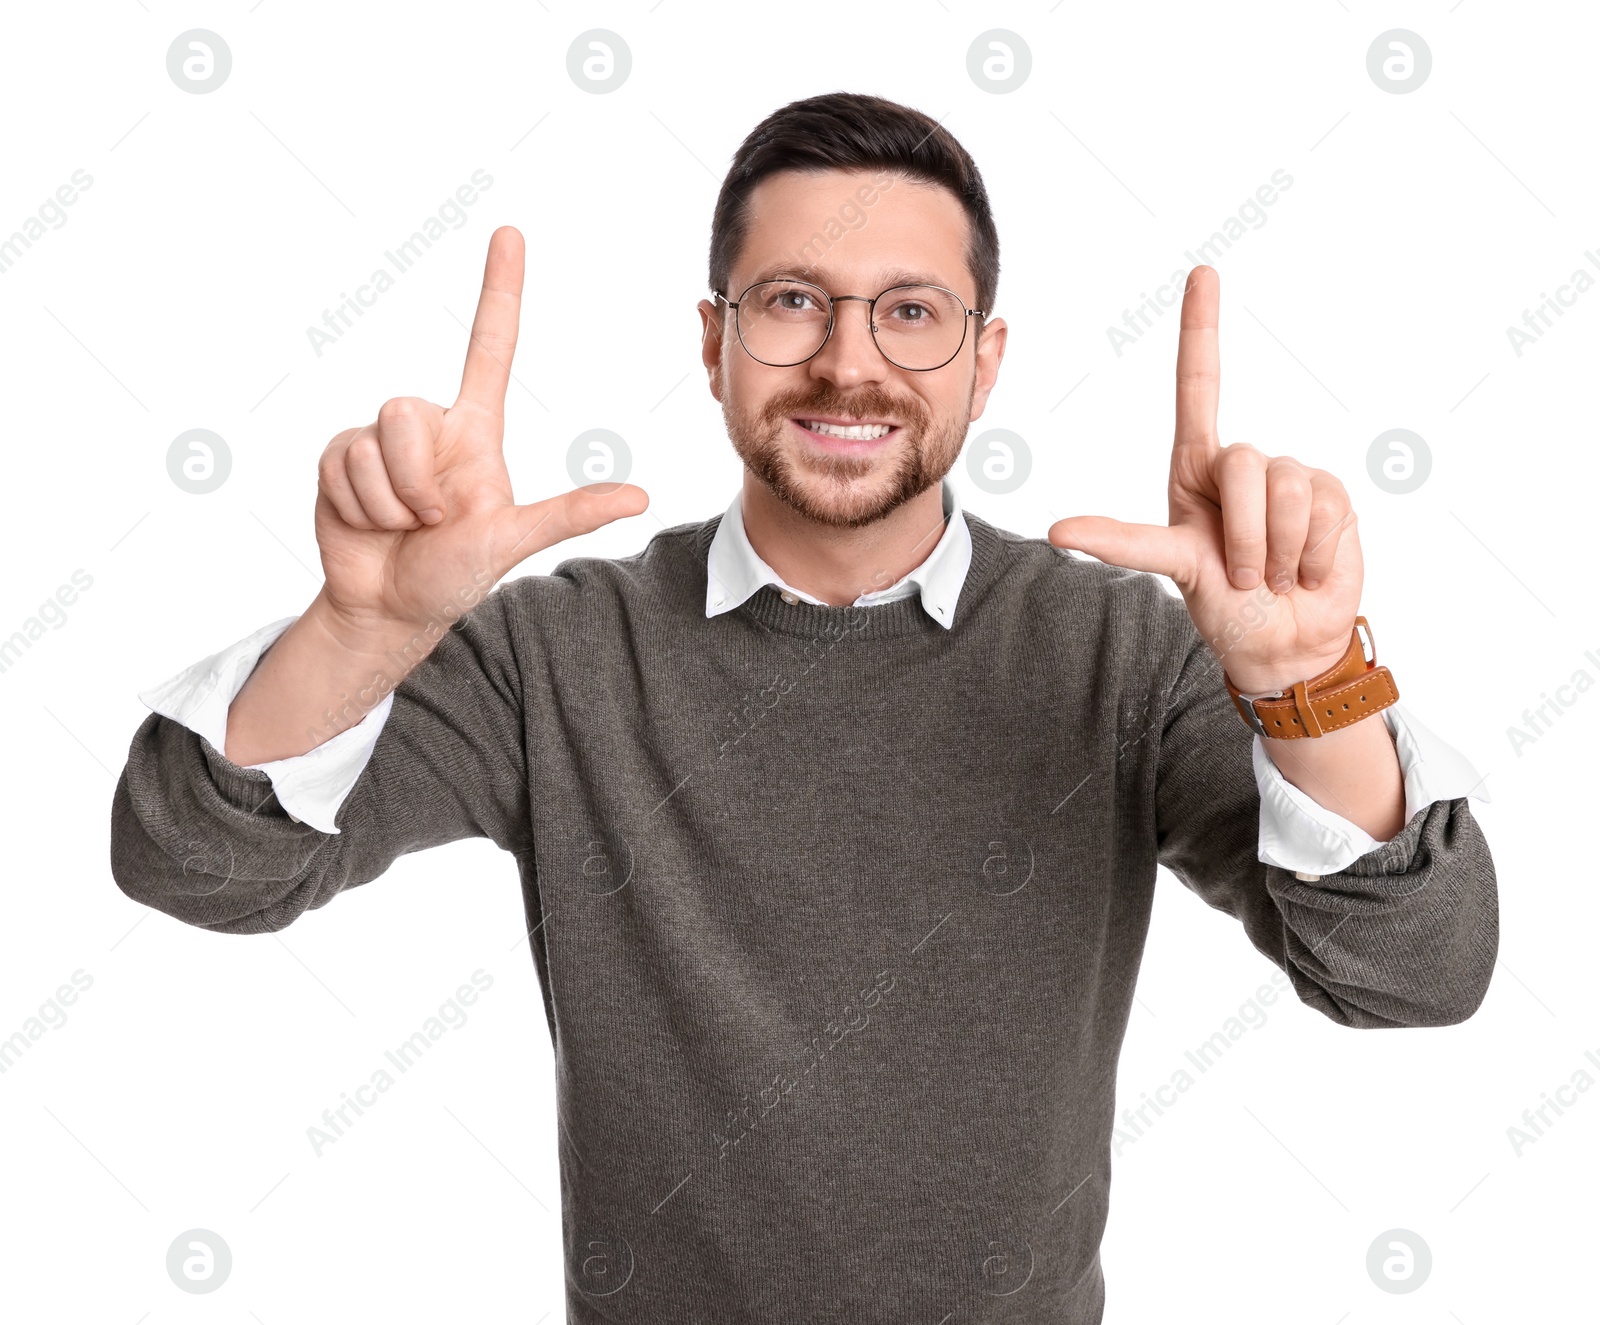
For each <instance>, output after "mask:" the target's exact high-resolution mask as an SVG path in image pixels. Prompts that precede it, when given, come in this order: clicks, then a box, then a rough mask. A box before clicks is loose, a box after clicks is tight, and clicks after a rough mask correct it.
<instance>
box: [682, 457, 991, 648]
mask: <svg viewBox="0 0 1600 1325" xmlns="http://www.w3.org/2000/svg"><path fill="white" fill-rule="evenodd" d="M939 487H940V494H941V496H942V498H943V505H944V514H945V524H944V533H943V534H942V535H941V536H940V538H939V541H938V542H937V543H935V544H934V547H933V551H932V552H930V553H929V554H928V556H927V559H926V560H925V561H923V562H922V564H921V565H919V566H917V567H916V568H915V569H913V570H911V571H908V572H907V573H906V574H905V575H903V576H902V577H901V578H900V579H898V580H897V581H895V583H893V584H891V585H890V586H889V587H888V588H886V589H874V590H872V591H871V592H870V593H864V594H862V595H861V596H860V597H859V598H857V599H856V601H855V603H854V606H856V607H872V606H874V605H876V604H879V603H888V602H893V601H894V600H896V599H899V598H908V597H910V596H911V595H912V594H914V593H918V592H919V591H920V593H921V595H922V606H923V609H924V610H925V611H926V612H927V614H928V615H929V616H930V617H932V618H933V619H934V620H935V621H937V622H938V623H939V624H940V625H941V626H943V627H944V628H945V629H946V630H948V629H949V628H950V622H951V621H952V620H954V618H955V614H956V599H957V597H959V596H960V593H961V586H962V584H963V583H965V581H966V578H967V570H968V569H969V568H970V567H971V565H972V533H971V531H970V530H969V529H968V528H967V521H966V517H965V516H963V515H962V513H961V499H960V498H959V497H958V496H957V495H956V490H955V488H953V487H952V486H951V484H950V480H949V479H943V480H941V481H940V485H939ZM742 495H743V493H742V490H741V491H740V492H737V493H735V494H734V497H733V501H732V502H731V503H730V504H729V506H728V509H727V510H726V511H725V512H724V513H723V516H722V520H721V521H720V523H719V524H718V525H717V532H716V534H715V535H714V536H713V537H712V539H711V546H710V548H709V549H708V550H707V552H706V616H707V617H714V616H717V615H719V614H720V613H722V612H731V611H733V610H734V608H736V607H740V606H742V605H743V604H744V603H745V601H746V600H747V599H748V598H749V597H750V596H751V595H752V594H754V593H755V592H756V591H757V590H758V589H761V588H763V587H765V586H766V585H769V584H770V585H774V586H776V587H777V588H778V589H779V590H782V591H784V592H787V593H792V594H793V595H794V596H795V597H796V598H798V599H800V600H801V601H802V602H806V603H816V604H818V605H823V604H822V600H821V599H820V598H814V597H812V596H811V595H810V594H808V593H805V592H804V591H802V590H800V589H796V588H794V587H793V586H792V585H789V584H786V583H784V581H783V579H782V578H781V577H780V576H779V575H778V573H777V571H775V570H773V569H772V567H771V566H769V565H767V563H766V562H765V561H763V560H762V559H761V557H760V556H759V555H758V554H757V553H756V550H755V548H753V547H752V546H751V545H750V539H749V536H748V535H747V534H746V533H745V528H744V512H743V507H742V505H741V497H742Z"/></svg>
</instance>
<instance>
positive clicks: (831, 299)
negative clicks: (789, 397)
mask: <svg viewBox="0 0 1600 1325" xmlns="http://www.w3.org/2000/svg"><path fill="white" fill-rule="evenodd" d="M785 281H787V282H788V283H789V284H791V285H805V286H809V287H810V288H811V289H813V290H815V291H816V292H817V293H818V294H820V295H821V296H822V297H823V298H824V299H826V300H827V301H828V329H827V330H826V331H824V332H823V333H822V342H821V344H819V345H818V346H817V348H816V349H814V350H812V351H811V353H810V354H808V355H806V357H805V358H804V359H796V360H795V361H794V362H793V363H767V361H766V360H765V359H756V356H755V352H754V351H753V350H752V349H751V348H750V347H749V346H748V345H746V344H745V343H744V330H743V328H741V327H740V326H739V305H740V304H742V303H743V302H744V297H745V295H747V294H749V293H750V291H752V290H754V289H755V288H756V286H758V285H778V284H781V283H783V282H785ZM896 290H942V291H943V292H944V293H945V294H947V295H949V296H950V297H951V298H952V299H954V300H955V301H956V303H958V304H960V305H961V307H962V308H963V309H965V310H966V317H963V318H962V319H961V339H960V340H959V341H958V342H957V343H956V347H955V349H953V350H952V351H951V352H950V357H949V358H948V359H946V360H945V361H944V362H943V363H936V364H934V365H933V367H931V368H907V367H906V366H905V365H904V364H902V363H896V362H895V361H894V360H893V359H891V358H889V354H888V351H886V350H885V349H884V348H883V346H882V345H880V344H879V343H878V324H877V322H876V321H874V320H873V313H874V312H875V311H876V310H877V306H878V300H880V299H882V298H883V296H884V295H886V294H892V293H894V291H896ZM711 293H712V294H714V295H715V296H716V297H717V298H718V299H720V300H722V302H723V303H724V304H726V305H727V306H728V307H729V308H731V309H732V310H733V330H734V334H735V335H737V336H738V337H739V348H740V349H742V350H743V351H744V352H745V353H746V354H748V355H749V356H750V357H751V358H752V359H755V360H756V362H757V363H759V364H763V365H765V366H766V367H768V368H798V367H799V366H800V365H801V364H803V363H809V362H810V361H811V360H812V359H815V358H816V357H817V355H819V354H821V353H822V351H823V348H824V347H825V346H826V345H827V343H828V342H829V341H830V340H831V339H832V338H833V327H834V321H835V319H834V305H835V304H836V303H841V302H843V301H844V300H847V299H854V300H857V301H858V302H860V303H863V304H865V305H866V306H867V331H868V333H869V334H870V335H871V336H872V344H873V346H874V347H875V348H876V349H877V351H878V353H879V354H881V355H883V357H884V361H885V362H886V363H890V364H893V365H894V367H896V368H898V369H900V371H901V372H903V373H936V372H938V371H939V369H941V368H946V367H948V366H949V365H950V364H952V363H953V362H955V357H956V355H958V354H960V353H961V351H962V350H963V349H965V348H966V344H967V318H970V317H985V316H987V314H986V312H985V311H984V310H983V309H981V308H967V301H966V300H965V299H963V298H962V297H961V296H960V295H959V294H957V293H956V292H955V291H954V290H952V289H951V288H950V287H949V286H947V285H934V284H932V283H931V282H929V281H902V282H901V283H900V284H898V285H890V286H887V287H886V288H884V289H882V290H879V291H878V293H877V294H875V295H873V296H872V298H870V299H868V298H867V297H866V295H864V294H839V295H833V294H829V293H828V292H827V291H826V290H824V289H823V288H822V287H821V286H820V285H817V284H816V283H815V282H812V281H802V280H800V279H799V278H798V277H795V276H769V277H767V279H766V280H764V281H752V282H751V283H750V284H749V285H747V286H745V287H744V289H743V290H741V291H740V292H739V297H738V298H737V299H729V298H728V296H727V295H725V294H723V293H722V291H721V290H713V291H712V292H711Z"/></svg>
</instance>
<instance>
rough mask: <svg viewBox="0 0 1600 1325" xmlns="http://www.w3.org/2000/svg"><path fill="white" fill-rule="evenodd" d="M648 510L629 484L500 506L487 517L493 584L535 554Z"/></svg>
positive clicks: (595, 485)
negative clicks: (490, 531) (491, 521)
mask: <svg viewBox="0 0 1600 1325" xmlns="http://www.w3.org/2000/svg"><path fill="white" fill-rule="evenodd" d="M649 505H650V496H649V494H648V493H646V492H645V490H644V489H643V488H640V487H635V486H634V485H633V484H632V483H591V484H589V485H587V486H586V487H582V488H574V489H573V490H572V491H571V492H567V493H563V494H562V495H561V496H559V497H549V498H547V499H546V500H544V501H536V502H531V503H529V504H528V505H526V506H505V507H502V508H501V509H500V510H498V511H496V512H495V514H494V517H493V519H494V525H493V529H492V539H491V555H492V556H493V558H494V562H495V566H494V577H495V579H497V580H498V579H499V578H500V577H501V576H503V575H505V574H506V573H507V572H508V571H509V570H511V568H512V567H514V566H516V565H518V564H519V563H520V562H522V561H525V560H526V559H527V558H529V557H531V556H532V555H533V554H534V553H535V552H541V551H543V550H544V549H545V548H547V547H552V546H554V545H555V544H557V543H564V542H565V541H566V540H567V539H569V538H577V537H578V536H579V535H580V534H588V533H593V532H594V531H595V530H596V529H599V528H600V527H601V526H602V525H608V524H610V523H611V522H612V521H613V520H622V519H626V518H627V517H628V516H630V515H640V514H642V513H643V512H644V510H645V508H646V507H647V506H649Z"/></svg>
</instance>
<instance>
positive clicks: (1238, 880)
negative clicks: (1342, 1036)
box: [1155, 599, 1499, 1027]
mask: <svg viewBox="0 0 1600 1325" xmlns="http://www.w3.org/2000/svg"><path fill="white" fill-rule="evenodd" d="M1170 602H1171V603H1172V605H1173V606H1175V607H1176V609H1177V611H1178V612H1181V613H1182V621H1181V623H1178V625H1177V629H1178V630H1179V632H1180V635H1182V637H1183V638H1184V639H1185V640H1186V645H1185V647H1183V649H1182V659H1183V661H1182V664H1181V666H1180V667H1179V668H1178V671H1177V678H1176V681H1175V682H1174V684H1173V686H1172V689H1171V691H1170V693H1169V694H1168V695H1167V696H1166V698H1165V704H1164V709H1163V715H1162V719H1161V724H1160V725H1161V737H1160V745H1159V753H1158V756H1157V769H1156V793H1155V796H1156V806H1155V814H1156V834H1157V859H1158V860H1159V861H1160V863H1161V864H1163V865H1165V866H1166V867H1167V868H1168V869H1170V870H1171V871H1172V872H1173V873H1174V874H1175V875H1177V877H1178V878H1179V879H1180V880H1181V881H1182V882H1183V883H1184V885H1185V886H1187V887H1188V888H1190V889H1191V890H1192V891H1194V892H1196V893H1198V894H1199V895H1200V897H1201V898H1203V899H1204V900H1205V901H1206V902H1207V903H1208V904H1209V905H1211V906H1213V907H1216V908H1217V909H1218V910H1220V911H1225V912H1227V913H1228V914H1229V915H1231V916H1233V917H1234V918H1235V919H1236V920H1238V921H1239V922H1240V923H1241V924H1243V926H1244V929H1245V933H1246V934H1247V935H1248V936H1249V939H1250V941H1251V943H1253V944H1254V945H1255V946H1256V948H1257V949H1259V950H1260V951H1261V952H1263V953H1265V954H1266V955H1267V956H1268V957H1269V958H1271V959H1272V960H1273V961H1274V962H1275V963H1277V964H1278V965H1279V966H1280V967H1282V968H1283V970H1284V972H1285V973H1286V974H1287V975H1288V976H1289V978H1290V980H1291V981H1292V982H1293V984H1294V988H1295V992H1296V994H1298V995H1299V997H1300V999H1301V1001H1302V1002H1304V1003H1307V1004H1309V1005H1310V1006H1312V1007H1314V1008H1316V1009H1317V1010H1318V1011H1319V1012H1322V1013H1324V1014H1325V1015H1326V1016H1328V1017H1330V1018H1331V1019H1332V1020H1334V1021H1336V1022H1339V1023H1340V1024H1341V1025H1345V1026H1355V1027H1380V1026H1447V1025H1453V1024H1455V1023H1457V1022H1461V1021H1464V1020H1466V1019H1467V1018H1468V1017H1470V1016H1471V1015H1472V1014H1473V1012H1475V1011H1476V1010H1477V1008H1478V1006H1479V1004H1480V1003H1482V1001H1483V997H1484V994H1485V993H1486V992H1487V990H1488V987H1489V978H1490V975H1491V974H1492V972H1493V969H1494V963H1495V956H1496V953H1497V950H1498V946H1499V910H1498V897H1497V891H1496V882H1495V871H1494V862H1493V860H1492V859H1491V858H1490V855H1489V847H1488V844H1487V842H1486V841H1485V840H1484V836H1483V833H1482V831H1481V830H1480V828H1479V826H1478V823H1477V821H1476V820H1475V819H1474V818H1473V816H1472V813H1471V811H1470V810H1469V809H1468V807H1467V800H1466V798H1465V797H1464V796H1458V797H1454V798H1449V799H1440V800H1436V801H1434V802H1433V803H1432V804H1429V805H1427V806H1425V807H1424V808H1422V809H1419V810H1417V811H1416V812H1415V813H1414V814H1413V815H1412V816H1411V818H1410V819H1409V820H1408V822H1407V823H1406V825H1405V827H1404V828H1403V829H1402V830H1401V831H1400V832H1399V833H1398V834H1396V835H1395V836H1394V837H1393V838H1391V839H1390V840H1389V841H1387V842H1384V843H1381V844H1379V845H1378V846H1376V847H1375V848H1374V849H1372V850H1370V851H1367V852H1366V853H1365V854H1364V855H1361V856H1358V857H1357V858H1356V859H1355V860H1353V861H1351V862H1350V864H1348V865H1347V866H1345V868H1344V869H1342V870H1340V871H1339V872H1338V873H1334V874H1328V875H1325V876H1324V877H1323V878H1321V879H1320V880H1317V881H1315V882H1303V881H1301V880H1298V879H1296V878H1295V876H1294V874H1293V873H1292V872H1291V871H1289V870H1286V869H1282V868H1279V867H1278V866H1275V865H1270V864H1266V863H1264V862H1262V861H1261V860H1259V859H1258V848H1259V837H1258V825H1259V812H1260V790H1259V788H1258V786H1257V783H1256V779H1255V775H1254V771H1253V768H1252V762H1251V753H1252V751H1251V741H1252V737H1251V733H1250V731H1249V730H1248V729H1247V728H1246V727H1245V725H1244V724H1243V723H1242V722H1240V721H1239V716H1238V714H1237V713H1236V712H1235V711H1234V708H1233V704H1232V701H1230V700H1229V698H1228V694H1227V691H1226V689H1225V688H1224V686H1223V683H1222V669H1221V667H1220V665H1219V664H1218V662H1217V659H1216V656H1215V655H1214V654H1213V653H1212V651H1211V649H1210V648H1209V647H1208V646H1207V644H1206V642H1205V641H1204V640H1203V639H1202V638H1201V637H1200V634H1199V632H1198V631H1197V630H1196V629H1195V628H1194V625H1193V623H1192V622H1191V621H1190V620H1189V617H1188V612H1187V609H1185V608H1184V606H1183V604H1182V602H1181V601H1179V600H1176V599H1173V600H1170ZM1185 628H1186V630H1185ZM1367 721H1371V719H1367Z"/></svg>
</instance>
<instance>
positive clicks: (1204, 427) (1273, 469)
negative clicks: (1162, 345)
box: [1049, 267, 1362, 694]
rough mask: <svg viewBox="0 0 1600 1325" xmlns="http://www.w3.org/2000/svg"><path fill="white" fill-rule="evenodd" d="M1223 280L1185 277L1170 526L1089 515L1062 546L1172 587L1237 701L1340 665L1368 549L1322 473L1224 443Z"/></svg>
mask: <svg viewBox="0 0 1600 1325" xmlns="http://www.w3.org/2000/svg"><path fill="white" fill-rule="evenodd" d="M1219 285H1220V282H1219V281H1218V278H1217V273H1216V271H1215V270H1214V269H1213V268H1211V267H1196V268H1195V269H1194V270H1193V271H1192V272H1190V274H1189V281H1188V285H1187V287H1186V289H1185V290H1184V296H1183V313H1182V319H1181V328H1180V330H1179V333H1178V399H1177V428H1176V431H1175V434H1174V437H1173V443H1172V468H1171V472H1170V475H1169V478H1168V481H1167V523H1166V524H1165V525H1150V524H1125V523H1123V522H1122V521H1120V520H1114V519H1110V518H1109V517H1105V516H1094V515H1080V516H1073V517H1071V518H1069V519H1065V520H1058V521H1057V522H1056V523H1055V524H1053V525H1051V526H1050V532H1049V538H1050V541H1051V542H1052V543H1053V544H1055V545H1056V546H1057V547H1063V548H1078V549H1080V550H1082V551H1084V552H1087V553H1088V554H1089V555H1090V556H1092V557H1095V558H1097V559H1098V560H1100V561H1104V562H1108V563H1110V564H1112V565H1116V566H1127V567H1129V568H1130V569H1132V570H1142V571H1151V572H1154V573H1156V574H1159V575H1166V576H1170V577H1171V579H1172V580H1173V581H1174V582H1175V583H1176V584H1177V586H1178V588H1179V590H1180V591H1181V592H1182V594H1183V600H1184V602H1185V604H1186V605H1187V606H1188V608H1189V615H1190V617H1191V618H1192V619H1193V621H1194V624H1195V627H1196V629H1198V630H1199V632H1200V634H1201V635H1202V636H1203V637H1204V638H1205V640H1206V641H1207V642H1208V643H1209V644H1210V645H1211V647H1212V650H1213V651H1214V652H1215V653H1216V654H1217V656H1218V658H1219V659H1220V660H1221V662H1222V664H1223V667H1224V669H1225V670H1226V671H1227V673H1228V677H1229V679H1230V680H1232V681H1233V683H1234V684H1235V685H1236V686H1238V687H1239V689H1240V690H1242V691H1244V692H1245V693H1247V694H1253V693H1256V692H1259V691H1263V690H1277V689H1282V688H1287V687H1288V686H1290V685H1292V684H1293V683H1294V682H1296V681H1303V680H1307V679H1309V678H1310V677H1312V676H1315V675H1316V674H1317V673H1318V672H1321V671H1324V670H1326V669H1327V668H1329V667H1331V666H1332V665H1333V664H1334V663H1335V662H1337V661H1338V660H1339V659H1340V658H1341V657H1342V656H1343V655H1344V652H1345V650H1346V649H1347V648H1348V647H1349V644H1350V632H1351V631H1352V630H1353V629H1354V628H1355V619H1356V613H1357V611H1358V608H1359V605H1360V601H1361V578H1362V567H1361V545H1360V541H1359V539H1358V538H1357V536H1356V516H1355V512H1354V511H1353V510H1351V509H1350V498H1349V495H1348V494H1347V493H1346V492H1345V489H1344V485H1343V484H1342V483H1340V482H1339V480H1338V479H1337V478H1335V477H1334V476H1333V475H1332V474H1330V473H1328V472H1327V471H1326V470H1321V469H1312V468H1310V467H1309V466H1307V465H1303V464H1301V463H1300V462H1299V461H1298V460H1294V459H1292V458H1291V457H1289V456H1268V455H1264V454H1262V453H1261V452H1260V451H1258V450H1257V449H1256V448H1255V447H1253V446H1250V445H1247V444H1244V443H1234V444H1233V445H1232V446H1223V445H1222V443H1221V442H1220V440H1219V439H1218V437H1217V396H1218V389H1219V386H1220V383H1221V368H1220V360H1219V357H1218V351H1217V313H1218V305H1219V300H1220V293H1219Z"/></svg>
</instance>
